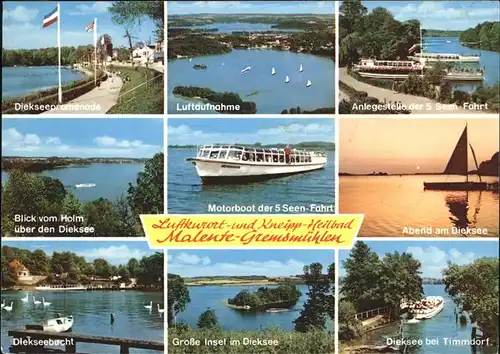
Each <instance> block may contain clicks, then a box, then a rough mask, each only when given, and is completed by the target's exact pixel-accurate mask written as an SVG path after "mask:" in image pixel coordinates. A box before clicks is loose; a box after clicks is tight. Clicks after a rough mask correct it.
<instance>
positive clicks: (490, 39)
mask: <svg viewBox="0 0 500 354" xmlns="http://www.w3.org/2000/svg"><path fill="white" fill-rule="evenodd" d="M460 42H461V43H462V45H465V46H467V47H470V48H478V49H483V50H489V51H492V52H500V21H495V22H483V23H480V24H478V25H477V26H476V27H474V28H469V29H467V30H465V31H463V32H462V34H461V35H460Z"/></svg>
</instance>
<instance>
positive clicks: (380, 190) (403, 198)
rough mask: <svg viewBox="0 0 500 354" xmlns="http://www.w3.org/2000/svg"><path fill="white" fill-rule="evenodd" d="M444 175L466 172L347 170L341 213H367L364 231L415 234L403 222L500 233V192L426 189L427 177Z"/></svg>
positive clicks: (434, 178)
mask: <svg viewBox="0 0 500 354" xmlns="http://www.w3.org/2000/svg"><path fill="white" fill-rule="evenodd" d="M445 178H446V181H447V182H453V181H463V180H464V177H463V176H451V175H448V176H440V175H429V176H424V175H407V176H404V175H403V176H342V177H340V180H339V194H340V196H339V209H340V213H342V214H351V213H352V214H356V213H363V214H365V220H364V222H363V225H362V227H361V231H360V236H379V237H386V236H407V237H408V236H412V235H403V234H402V231H403V228H404V227H413V228H428V227H433V228H448V229H450V228H452V227H460V228H466V227H469V228H475V229H478V228H481V229H482V228H486V229H487V230H488V234H487V236H496V237H498V231H499V228H498V224H499V216H498V212H499V207H498V205H499V198H498V193H494V192H493V191H469V192H466V191H464V192H462V191H458V192H453V191H424V181H426V182H441V181H443V180H445ZM481 178H482V180H483V181H484V182H490V183H491V182H494V181H498V177H481ZM469 180H470V181H474V180H477V176H472V175H470V176H469ZM415 236H421V235H415ZM431 236H432V235H431ZM441 236H446V235H441ZM448 236H457V235H452V234H451V233H450V234H449V235H448ZM469 236H470V235H469Z"/></svg>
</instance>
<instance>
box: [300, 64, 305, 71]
mask: <svg viewBox="0 0 500 354" xmlns="http://www.w3.org/2000/svg"><path fill="white" fill-rule="evenodd" d="M303 71H304V68H303V67H302V64H300V69H299V72H303Z"/></svg>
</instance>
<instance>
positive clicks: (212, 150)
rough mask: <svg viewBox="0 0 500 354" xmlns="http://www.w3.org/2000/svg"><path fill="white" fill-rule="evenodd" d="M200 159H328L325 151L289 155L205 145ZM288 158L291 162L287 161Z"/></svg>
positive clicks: (280, 151)
mask: <svg viewBox="0 0 500 354" xmlns="http://www.w3.org/2000/svg"><path fill="white" fill-rule="evenodd" d="M197 157H198V158H204V159H210V160H230V161H247V162H261V163H276V164H285V163H311V162H313V158H318V157H326V153H325V152H323V151H307V150H299V149H292V150H291V152H290V154H288V155H287V153H286V151H285V149H278V148H259V147H243V146H238V145H203V146H201V147H200V148H199V149H198V153H197ZM287 157H288V158H289V160H288V161H287Z"/></svg>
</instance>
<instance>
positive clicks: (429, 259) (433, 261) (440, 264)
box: [406, 246, 477, 278]
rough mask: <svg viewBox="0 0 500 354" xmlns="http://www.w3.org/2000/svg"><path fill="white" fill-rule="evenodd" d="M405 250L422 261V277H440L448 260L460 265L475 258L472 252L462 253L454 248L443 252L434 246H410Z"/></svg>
mask: <svg viewBox="0 0 500 354" xmlns="http://www.w3.org/2000/svg"><path fill="white" fill-rule="evenodd" d="M406 252H407V253H411V254H412V255H413V256H414V257H415V258H416V259H418V260H419V261H420V262H421V263H422V274H423V276H424V277H434V278H441V277H442V273H441V272H442V270H443V269H445V268H446V267H447V262H448V261H451V262H453V263H456V264H460V265H462V264H469V263H472V262H473V261H474V260H475V259H476V258H477V256H476V255H475V254H474V253H473V252H466V253H462V252H460V251H459V250H457V249H456V248H452V249H450V250H449V251H448V252H445V251H443V250H441V249H439V248H438V247H435V246H429V247H427V248H422V247H417V246H410V247H408V248H407V249H406Z"/></svg>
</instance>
